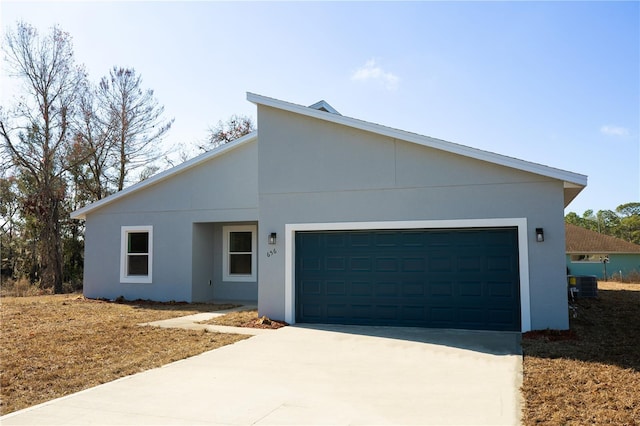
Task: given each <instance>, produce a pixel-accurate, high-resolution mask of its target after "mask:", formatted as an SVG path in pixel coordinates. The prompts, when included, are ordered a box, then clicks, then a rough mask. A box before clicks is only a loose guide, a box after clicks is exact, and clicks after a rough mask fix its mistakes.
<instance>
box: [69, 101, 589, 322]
mask: <svg viewBox="0 0 640 426" xmlns="http://www.w3.org/2000/svg"><path fill="white" fill-rule="evenodd" d="M247 99H248V100H249V101H251V102H253V103H254V104H256V105H257V109H258V129H259V130H258V131H257V132H254V133H251V134H249V135H247V136H244V137H242V138H240V139H238V140H236V141H233V142H231V143H228V144H226V145H223V146H221V147H219V148H216V149H214V150H212V151H210V152H207V153H205V154H202V155H200V156H199V157H196V158H194V159H192V160H190V161H187V162H186V163H183V164H181V165H179V166H177V167H175V168H173V169H171V170H168V171H166V172H163V173H160V174H158V175H156V176H154V177H152V178H150V179H147V180H145V181H143V182H141V183H138V184H136V185H133V186H131V187H129V188H127V189H125V190H123V191H121V192H119V193H117V194H114V195H112V196H110V197H108V198H105V199H103V200H100V201H98V202H96V203H93V204H90V205H88V206H86V207H84V208H81V209H79V210H77V211H75V212H74V213H73V214H72V217H74V218H78V219H86V233H85V276H84V293H85V295H86V296H87V297H90V298H98V297H103V298H116V297H118V296H124V297H125V298H127V299H136V298H144V299H155V300H184V301H189V302H195V301H210V300H250V301H256V300H257V302H258V308H259V312H260V315H267V316H269V317H271V318H274V319H279V320H285V321H287V322H289V323H294V322H311V323H344V324H377V325H409V326H423V327H441V328H463V329H490V330H516V331H520V330H522V331H527V330H530V329H544V328H556V329H566V328H567V327H568V312H567V295H566V277H565V275H566V274H565V272H566V270H565V263H564V241H565V240H564V238H565V237H564V234H565V228H564V215H563V211H564V207H565V206H567V205H568V204H569V203H570V202H571V200H573V199H574V198H575V197H576V195H578V193H579V192H580V191H581V190H582V189H583V188H584V187H585V186H586V184H587V177H586V176H584V175H580V174H576V173H571V172H567V171H563V170H558V169H555V168H550V167H546V166H543V165H540V164H534V163H530V162H527V161H522V160H518V159H515V158H511V157H506V156H502V155H498V154H494V153H491V152H486V151H481V150H478V149H474V148H470V147H467V146H463V145H458V144H454V143H451V142H446V141H443V140H439V139H434V138H431V137H427V136H420V135H417V134H414V133H409V132H405V131H401V130H396V129H392V128H389V127H385V126H381V125H378V124H373V123H368V122H365V121H361V120H357V119H354V118H348V117H344V116H342V115H340V114H339V113H338V112H337V111H336V110H335V109H333V108H332V107H331V106H330V105H328V104H327V103H326V102H324V101H321V102H318V103H317V104H314V105H312V106H310V107H304V106H301V105H296V104H292V103H288V102H284V101H280V100H276V99H272V98H268V97H264V96H260V95H256V94H251V93H249V94H247ZM538 233H539V234H541V235H540V238H541V239H542V241H539V242H538V241H537V234H538Z"/></svg>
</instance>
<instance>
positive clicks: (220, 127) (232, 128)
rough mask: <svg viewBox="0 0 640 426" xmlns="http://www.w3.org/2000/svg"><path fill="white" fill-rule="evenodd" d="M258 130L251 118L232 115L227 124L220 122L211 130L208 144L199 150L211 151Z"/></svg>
mask: <svg viewBox="0 0 640 426" xmlns="http://www.w3.org/2000/svg"><path fill="white" fill-rule="evenodd" d="M254 130H256V127H255V125H254V124H253V120H252V119H251V117H247V116H245V115H236V114H234V115H232V116H231V117H229V119H228V120H227V121H226V122H223V121H222V120H220V121H218V124H216V125H215V126H212V127H210V128H209V135H208V137H207V143H206V144H204V145H201V146H200V147H199V148H200V149H201V150H203V151H209V150H211V149H213V148H217V147H219V146H220V145H224V144H226V143H229V142H231V141H233V140H235V139H238V138H241V137H242V136H245V135H248V134H249V133H251V132H253V131H254Z"/></svg>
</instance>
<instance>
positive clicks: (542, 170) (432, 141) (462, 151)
mask: <svg viewBox="0 0 640 426" xmlns="http://www.w3.org/2000/svg"><path fill="white" fill-rule="evenodd" d="M247 100H248V101H249V102H253V103H254V104H256V105H265V106H268V107H272V108H277V109H281V110H284V111H288V112H293V113H296V114H301V115H304V116H307V117H313V118H317V119H320V120H325V121H328V122H332V123H337V124H342V125H345V126H349V127H353V128H356V129H359V130H363V131H367V132H372V133H376V134H379V135H382V136H387V137H391V138H395V139H401V140H404V141H407V142H412V143H416V144H418V145H423V146H426V147H430V148H435V149H439V150H442V151H445V152H450V153H453V154H458V155H462V156H465V157H469V158H474V159H477V160H481V161H486V162H489V163H493V164H497V165H501V166H506V167H510V168H514V169H517V170H522V171H525V172H530V173H534V174H538V175H541V176H546V177H549V178H553V179H557V180H560V181H562V182H563V184H564V205H565V207H566V206H567V205H568V204H569V203H570V202H571V201H572V200H573V199H574V198H575V197H576V196H577V195H578V194H579V193H580V191H582V190H583V189H584V187H585V186H586V185H587V176H585V175H581V174H578V173H573V172H569V171H565V170H561V169H556V168H553V167H548V166H544V165H541V164H537V163H532V162H528V161H524V160H520V159H518V158H513V157H507V156H504V155H500V154H495V153H493V152H489V151H483V150H480V149H476V148H471V147H468V146H465V145H460V144H456V143H453V142H448V141H445V140H442V139H436V138H432V137H429V136H423V135H419V134H417V133H411V132H407V131H404V130H398V129H394V128H391V127H387V126H382V125H380V124H375V123H370V122H367V121H363V120H358V119H355V118H350V117H345V116H343V115H341V114H340V113H339V112H338V111H337V110H336V109H335V108H333V107H332V106H331V105H329V104H328V103H327V102H326V101H324V100H321V101H319V102H316V103H315V104H313V105H310V106H308V107H305V106H302V105H297V104H293V103H290V102H285V101H281V100H278V99H274V98H269V97H266V96H262V95H258V94H255V93H250V92H247ZM257 139H258V131H257V130H256V131H254V132H251V133H249V134H248V135H245V136H243V137H241V138H239V139H236V140H235V141H232V142H229V143H227V144H224V145H222V146H219V147H217V148H215V149H212V150H211V151H207V152H205V153H203V154H201V155H199V156H197V157H195V158H192V159H191V160H188V161H185V162H184V163H182V164H179V165H177V166H175V167H172V168H171V169H168V170H165V171H164V172H161V173H158V174H157V175H154V176H152V177H150V178H149V179H146V180H144V181H142V182H139V183H137V184H135V185H132V186H130V187H128V188H125V189H123V190H122V191H120V192H117V193H115V194H112V195H110V196H108V197H106V198H103V199H102V200H99V201H96V202H94V203H91V204H89V205H87V206H84V207H82V208H80V209H78V210H76V211H74V212H72V213H71V218H72V219H85V218H86V215H87V214H88V213H90V212H92V211H94V210H97V209H99V208H100V207H102V206H105V205H107V204H110V203H112V202H114V201H116V200H118V199H120V198H122V197H125V196H127V195H130V194H132V193H134V192H137V191H140V190H142V189H144V188H147V187H149V186H151V185H155V184H156V183H158V182H161V181H163V180H165V179H168V178H170V177H171V176H173V175H176V174H179V173H182V172H184V171H186V170H189V169H191V168H192V167H195V166H198V165H200V164H202V163H204V162H206V161H209V160H210V159H212V158H215V157H218V156H220V155H223V154H224V153H226V152H228V151H230V150H232V149H234V148H236V147H238V146H241V145H243V144H245V143H249V142H251V141H255V140H257Z"/></svg>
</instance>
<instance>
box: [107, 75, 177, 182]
mask: <svg viewBox="0 0 640 426" xmlns="http://www.w3.org/2000/svg"><path fill="white" fill-rule="evenodd" d="M97 99H98V108H99V109H102V110H103V111H105V113H106V115H107V116H108V119H109V122H110V126H111V130H112V132H113V133H112V141H113V147H112V149H113V151H112V152H113V154H114V156H113V160H114V163H113V164H112V166H113V167H114V168H115V169H116V170H117V174H116V177H115V183H116V185H115V187H116V190H117V191H121V190H122V189H123V188H124V186H125V183H126V182H127V178H128V174H129V172H130V171H132V170H135V169H137V168H140V167H142V166H147V165H149V163H152V162H154V161H155V160H157V159H159V158H161V157H162V156H163V155H164V153H163V152H162V151H161V150H160V149H159V142H160V141H161V140H162V137H163V136H164V135H165V134H166V133H167V131H169V129H170V128H171V125H172V124H173V119H172V120H169V121H164V119H163V118H162V114H163V113H164V107H163V106H162V105H160V104H159V103H158V101H157V99H156V98H155V97H154V96H153V90H143V89H142V77H141V76H139V75H137V74H136V72H135V70H134V69H133V68H118V67H114V68H113V69H112V70H111V71H110V72H109V75H108V76H106V77H103V78H102V80H101V81H100V84H99V85H98V91H97Z"/></svg>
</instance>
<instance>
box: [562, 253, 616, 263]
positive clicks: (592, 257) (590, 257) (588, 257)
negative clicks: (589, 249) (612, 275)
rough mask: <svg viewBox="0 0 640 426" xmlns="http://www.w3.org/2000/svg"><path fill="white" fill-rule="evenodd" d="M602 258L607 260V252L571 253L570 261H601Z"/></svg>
mask: <svg viewBox="0 0 640 426" xmlns="http://www.w3.org/2000/svg"><path fill="white" fill-rule="evenodd" d="M604 259H607V261H608V260H609V255H608V254H572V255H571V262H572V263H602V261H603V260H604Z"/></svg>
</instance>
